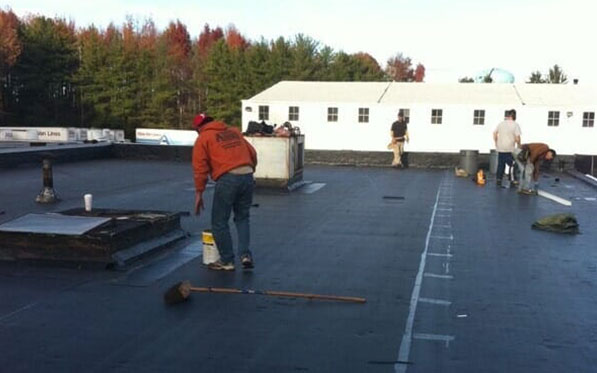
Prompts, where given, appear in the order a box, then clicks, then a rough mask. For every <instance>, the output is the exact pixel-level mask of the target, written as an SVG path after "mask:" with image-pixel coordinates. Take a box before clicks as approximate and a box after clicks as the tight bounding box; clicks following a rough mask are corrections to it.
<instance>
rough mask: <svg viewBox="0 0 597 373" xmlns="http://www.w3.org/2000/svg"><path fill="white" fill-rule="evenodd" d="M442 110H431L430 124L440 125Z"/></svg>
mask: <svg viewBox="0 0 597 373" xmlns="http://www.w3.org/2000/svg"><path fill="white" fill-rule="evenodd" d="M442 113H443V110H442V109H431V124H442Z"/></svg>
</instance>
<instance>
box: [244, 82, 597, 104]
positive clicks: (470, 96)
mask: <svg viewBox="0 0 597 373" xmlns="http://www.w3.org/2000/svg"><path fill="white" fill-rule="evenodd" d="M250 101H253V102H353V103H359V102H367V103H372V102H377V103H382V104H400V103H406V104H409V103H419V104H424V103H446V104H454V105H462V104H480V103H483V104H487V103H491V104H496V105H541V106H543V105H545V106H554V105H557V106H587V105H597V87H594V86H588V85H575V84H524V83H523V84H475V83H468V84H465V83H399V82H302V81H301V82H299V81H282V82H279V83H277V84H275V85H273V86H272V87H270V88H268V89H266V90H264V91H263V92H261V93H259V94H257V95H255V96H253V97H252V98H251V99H250Z"/></svg>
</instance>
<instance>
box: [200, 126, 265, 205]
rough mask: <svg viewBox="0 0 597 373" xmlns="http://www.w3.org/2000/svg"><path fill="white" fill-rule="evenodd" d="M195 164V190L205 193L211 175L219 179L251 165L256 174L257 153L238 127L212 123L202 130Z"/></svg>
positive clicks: (202, 127)
mask: <svg viewBox="0 0 597 373" xmlns="http://www.w3.org/2000/svg"><path fill="white" fill-rule="evenodd" d="M192 165H193V178H194V180H195V189H196V190H197V192H200V193H203V191H204V190H205V184H207V177H208V175H210V176H211V178H212V179H213V180H218V179H219V178H220V176H222V175H223V174H225V173H226V172H228V171H230V170H232V169H235V168H237V167H241V166H250V167H251V168H253V171H255V167H256V166H257V152H255V149H254V148H253V146H252V145H251V144H249V143H248V142H247V140H245V138H244V137H243V135H242V133H241V132H240V131H239V130H238V129H237V128H235V127H229V126H227V125H226V124H225V123H223V122H220V121H212V122H209V123H207V124H205V125H203V126H201V127H199V137H197V140H195V145H194V146H193V160H192Z"/></svg>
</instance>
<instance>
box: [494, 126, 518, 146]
mask: <svg viewBox="0 0 597 373" xmlns="http://www.w3.org/2000/svg"><path fill="white" fill-rule="evenodd" d="M495 132H497V144H496V146H495V150H497V151H498V152H500V153H506V152H511V151H513V150H514V146H515V144H516V136H520V126H519V125H518V123H516V122H515V121H513V120H505V121H503V122H501V123H500V124H498V125H497V127H496V128H495Z"/></svg>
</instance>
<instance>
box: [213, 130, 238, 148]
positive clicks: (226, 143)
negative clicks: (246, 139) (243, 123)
mask: <svg viewBox="0 0 597 373" xmlns="http://www.w3.org/2000/svg"><path fill="white" fill-rule="evenodd" d="M240 140H241V138H240V135H239V134H238V133H237V132H235V131H232V130H229V129H227V130H225V131H222V132H218V133H217V134H216V141H217V142H219V143H222V144H221V145H222V147H224V148H231V147H234V146H238V145H239V144H240Z"/></svg>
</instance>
